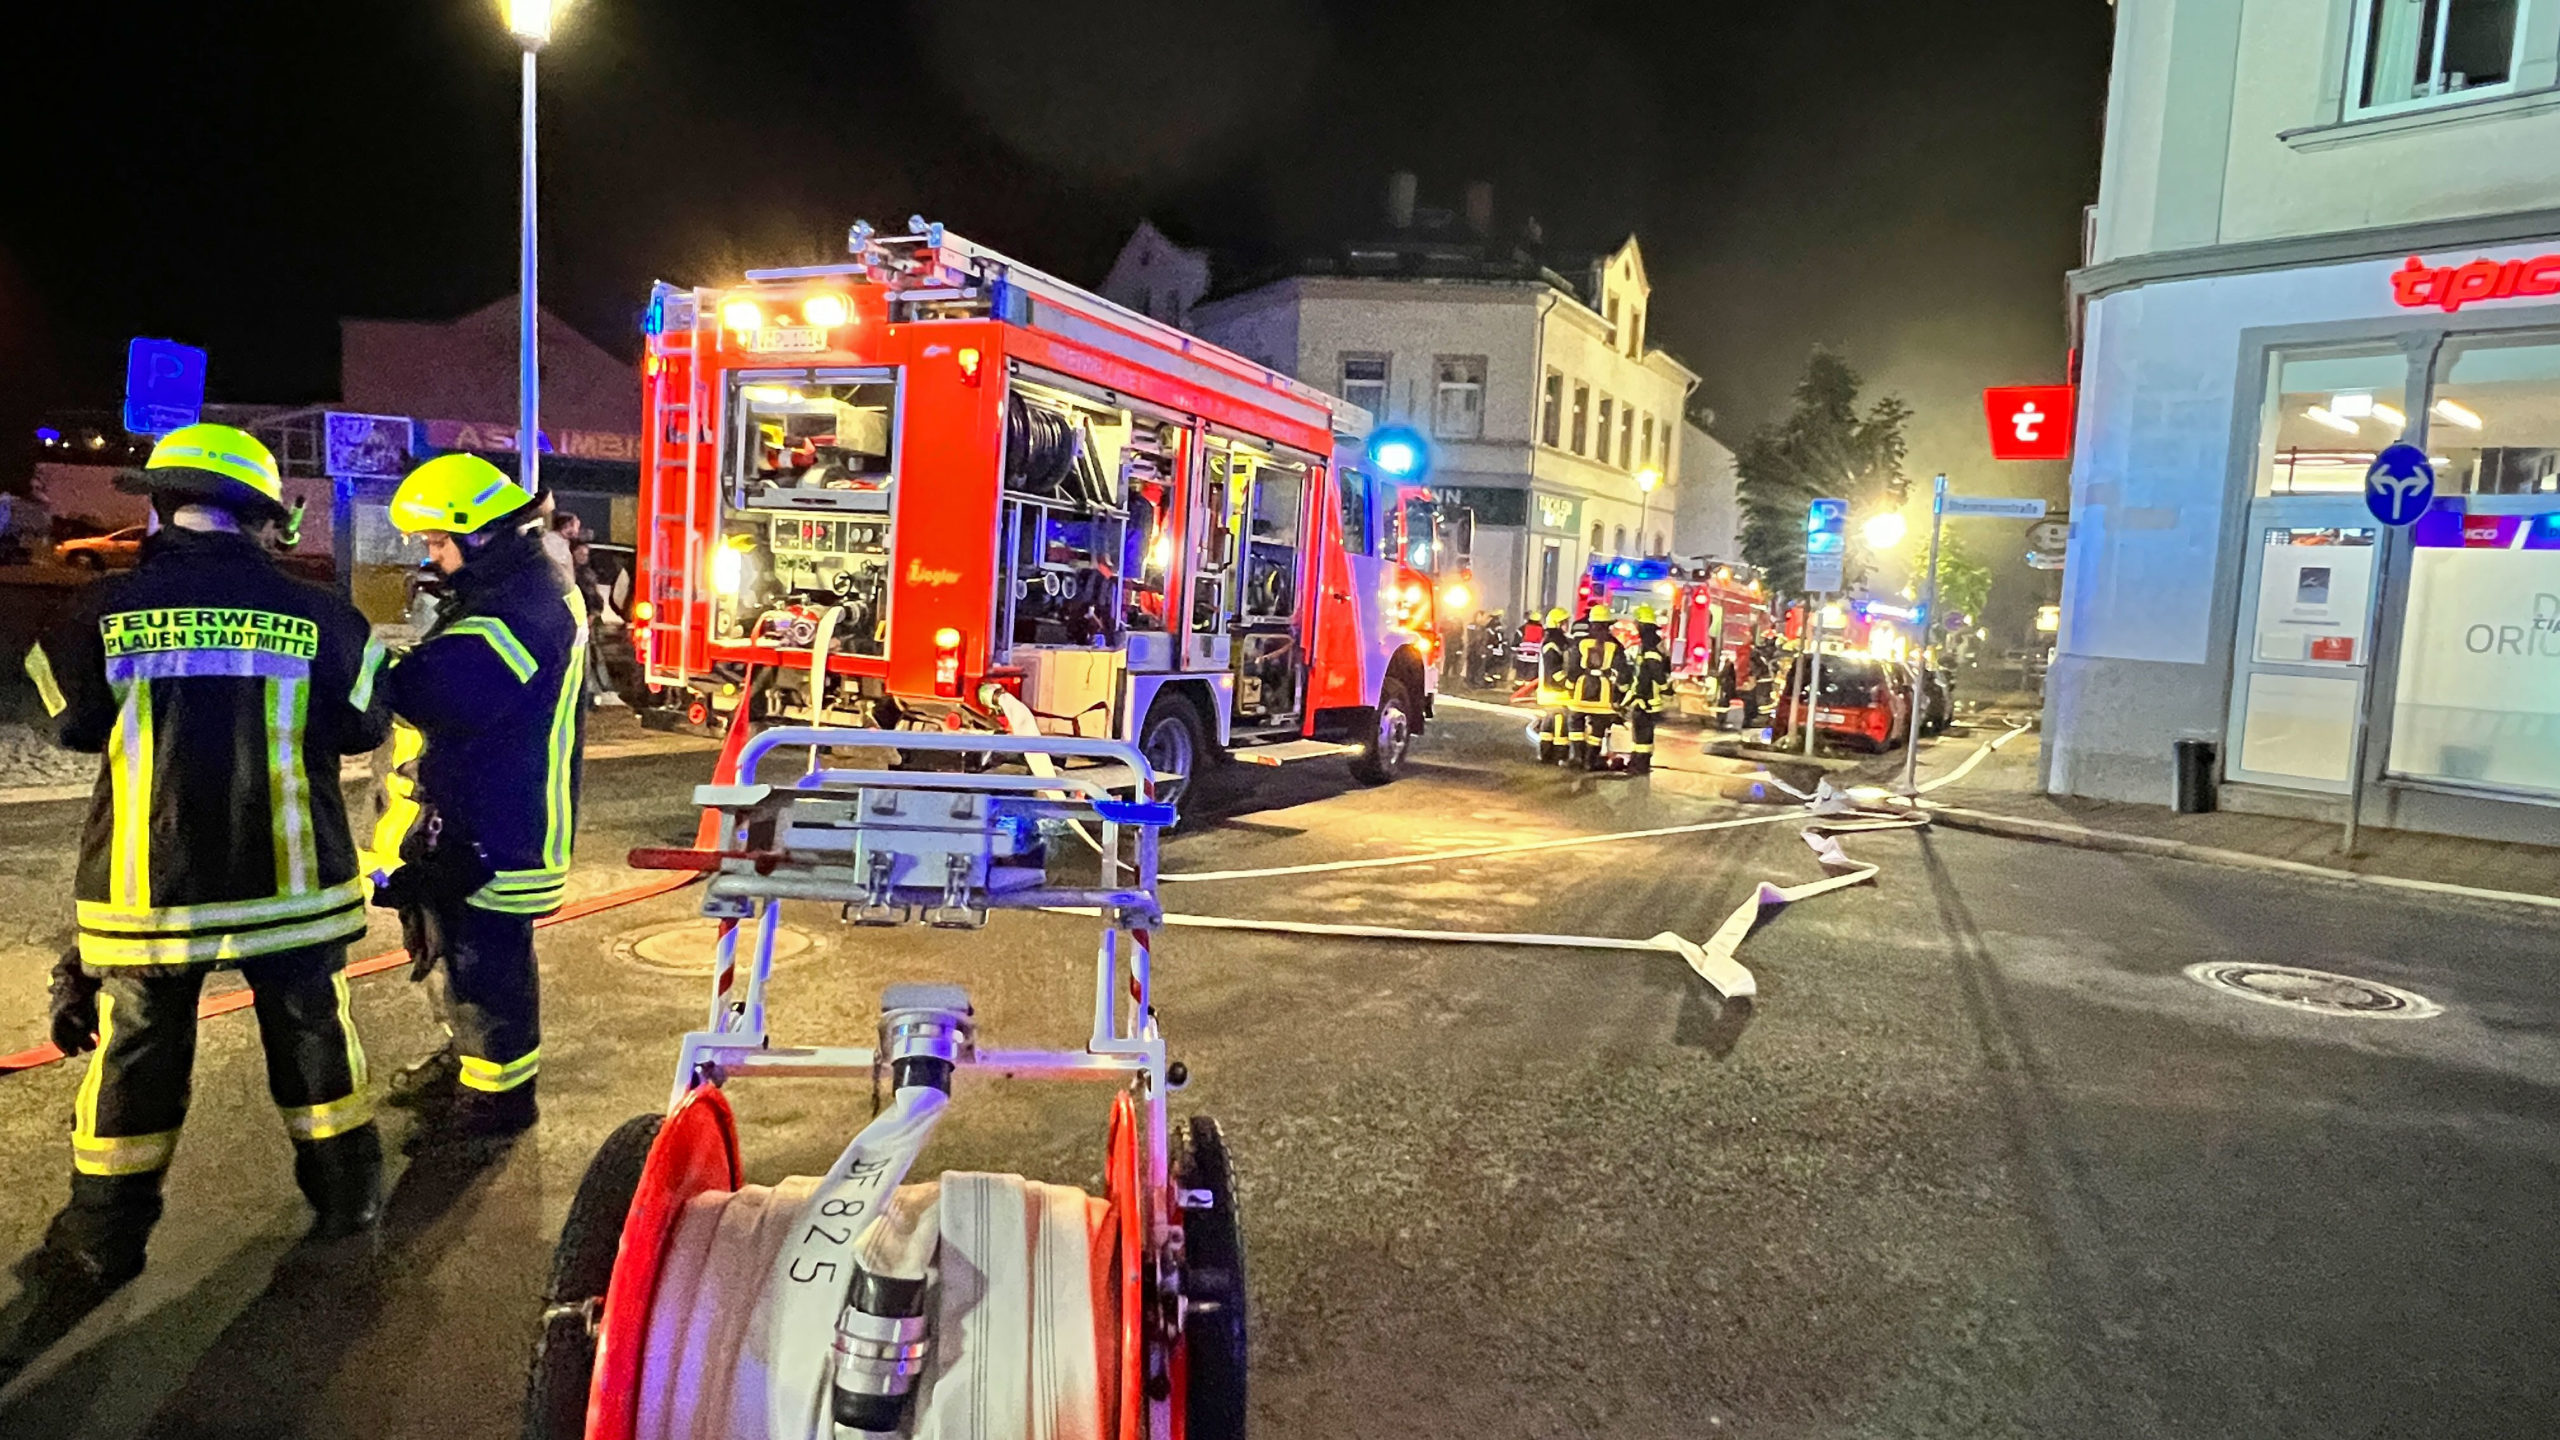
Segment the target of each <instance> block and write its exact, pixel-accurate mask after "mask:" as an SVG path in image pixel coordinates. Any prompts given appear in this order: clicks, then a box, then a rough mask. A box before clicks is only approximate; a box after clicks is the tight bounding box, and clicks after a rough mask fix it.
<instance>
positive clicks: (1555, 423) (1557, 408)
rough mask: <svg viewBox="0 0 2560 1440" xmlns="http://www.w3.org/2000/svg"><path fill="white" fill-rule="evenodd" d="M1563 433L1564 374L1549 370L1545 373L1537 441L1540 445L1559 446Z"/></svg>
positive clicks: (1559, 371)
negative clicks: (1545, 383)
mask: <svg viewBox="0 0 2560 1440" xmlns="http://www.w3.org/2000/svg"><path fill="white" fill-rule="evenodd" d="M1563 433H1564V372H1563V371H1561V370H1550V371H1548V372H1547V389H1546V397H1545V400H1544V402H1543V407H1542V409H1541V410H1540V412H1539V415H1538V439H1539V441H1540V443H1542V444H1547V445H1555V444H1560V443H1562V436H1563Z"/></svg>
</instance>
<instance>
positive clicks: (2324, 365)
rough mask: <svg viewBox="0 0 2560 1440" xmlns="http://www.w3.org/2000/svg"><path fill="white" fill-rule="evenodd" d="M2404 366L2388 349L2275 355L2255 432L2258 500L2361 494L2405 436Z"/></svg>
mask: <svg viewBox="0 0 2560 1440" xmlns="http://www.w3.org/2000/svg"><path fill="white" fill-rule="evenodd" d="M2408 388H2409V361H2408V358H2407V357H2406V356H2405V355H2403V354H2402V353H2401V351H2400V349H2399V348H2398V347H2397V346H2394V345H2362V346H2354V347H2344V348H2334V349H2324V350H2287V351H2280V352H2278V353H2277V354H2276V355H2275V357H2274V361H2273V363H2272V364H2270V365H2269V366H2268V375H2267V397H2266V409H2265V414H2264V417H2263V420H2262V423H2261V424H2260V426H2259V432H2258V433H2259V434H2260V435H2261V436H2262V437H2263V438H2262V439H2261V440H2260V442H2259V452H2260V464H2259V467H2258V487H2257V493H2258V494H2260V495H2338V494H2353V493H2360V492H2362V491H2363V489H2364V472H2365V469H2366V467H2368V466H2370V465H2372V464H2373V457H2374V456H2375V455H2377V454H2379V453H2380V452H2381V450H2382V447H2384V446H2385V445H2388V444H2390V443H2391V442H2393V441H2395V440H2397V439H2399V438H2400V436H2401V434H2402V432H2404V431H2405V430H2407V429H2408V426H2409V413H2408V398H2407V392H2408Z"/></svg>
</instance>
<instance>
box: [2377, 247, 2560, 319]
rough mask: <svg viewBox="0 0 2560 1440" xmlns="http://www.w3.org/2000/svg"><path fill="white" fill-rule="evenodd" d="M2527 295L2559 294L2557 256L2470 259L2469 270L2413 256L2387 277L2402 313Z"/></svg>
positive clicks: (2447, 309) (2451, 308)
mask: <svg viewBox="0 0 2560 1440" xmlns="http://www.w3.org/2000/svg"><path fill="white" fill-rule="evenodd" d="M2528 295H2560V255H2540V256H2536V257H2534V258H2533V259H2531V260H2474V261H2472V262H2471V263H2469V264H2467V265H2430V264H2428V263H2427V262H2426V261H2425V260H2423V259H2421V258H2420V257H2418V256H2415V255H2412V256H2410V257H2409V259H2408V262H2407V263H2406V264H2404V265H2402V266H2401V267H2400V268H2399V269H2398V270H2395V271H2393V272H2392V274H2391V298H2392V299H2393V300H2395V301H2397V302H2399V304H2400V308H2402V309H2404V310H2423V309H2425V308H2426V307H2427V306H2430V305H2433V306H2435V307H2436V308H2437V309H2439V310H2442V311H2444V312H2445V313H2447V314H2451V313H2453V312H2454V311H2456V310H2459V309H2461V308H2462V307H2463V306H2465V305H2469V304H2471V303H2473V302H2474V301H2479V300H2518V299H2522V298H2524V297H2525V296H2528Z"/></svg>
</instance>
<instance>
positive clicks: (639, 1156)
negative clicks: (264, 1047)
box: [524, 1115, 665, 1440]
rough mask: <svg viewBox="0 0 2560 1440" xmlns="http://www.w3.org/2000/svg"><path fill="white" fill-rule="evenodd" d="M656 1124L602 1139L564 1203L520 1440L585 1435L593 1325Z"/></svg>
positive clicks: (644, 1120) (656, 1119)
mask: <svg viewBox="0 0 2560 1440" xmlns="http://www.w3.org/2000/svg"><path fill="white" fill-rule="evenodd" d="M663 1123H665V1117H663V1116H659V1115H638V1116H634V1117H632V1118H631V1119H629V1120H626V1121H624V1122H623V1123H622V1125H621V1127H620V1128H618V1129H616V1130H615V1131H614V1132H613V1133H612V1134H611V1135H608V1136H606V1137H605V1141H604V1145H603V1147H602V1148H601V1149H599V1150H597V1151H596V1158H595V1159H594V1160H593V1161H591V1162H589V1164H588V1165H587V1173H586V1176H585V1178H583V1179H581V1180H580V1181H579V1182H578V1193H577V1195H576V1197H575V1198H574V1199H572V1200H570V1202H569V1217H568V1219H567V1220H566V1221H564V1222H563V1223H562V1224H561V1226H560V1244H559V1246H558V1247H557V1248H556V1249H554V1250H553V1251H552V1252H551V1283H550V1284H549V1285H548V1286H547V1287H545V1288H544V1290H543V1292H542V1333H541V1335H540V1336H539V1337H537V1338H536V1339H535V1340H534V1342H533V1373H532V1377H531V1379H530V1380H529V1381H528V1382H527V1384H526V1386H525V1397H524V1434H525V1440H573V1437H576V1436H580V1435H583V1434H585V1433H586V1428H587V1389H588V1386H589V1384H590V1383H591V1382H592V1381H593V1379H594V1377H595V1365H596V1331H595V1326H596V1323H597V1318H598V1316H599V1314H600V1313H601V1310H602V1307H603V1303H604V1292H605V1286H606V1283H607V1282H608V1281H610V1280H611V1279H612V1278H613V1257H614V1254H615V1252H616V1251H617V1250H618V1249H619V1248H620V1247H621V1244H622V1224H623V1220H624V1219H625V1218H626V1217H627V1216H629V1214H630V1213H631V1197H632V1196H633V1195H634V1194H635V1193H637V1192H638V1190H639V1188H640V1171H641V1169H642V1167H643V1166H645V1165H646V1164H647V1163H648V1160H649V1149H650V1147H651V1146H652V1145H654V1144H656V1143H657V1139H658V1127H659V1126H660V1125H662V1124H663Z"/></svg>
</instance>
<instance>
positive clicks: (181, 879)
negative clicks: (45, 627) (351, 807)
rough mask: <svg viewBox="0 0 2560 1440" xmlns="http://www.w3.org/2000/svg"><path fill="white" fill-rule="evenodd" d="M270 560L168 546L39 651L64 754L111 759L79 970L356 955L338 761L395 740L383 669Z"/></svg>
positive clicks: (178, 532) (83, 866) (330, 598)
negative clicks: (334, 946) (382, 689)
mask: <svg viewBox="0 0 2560 1440" xmlns="http://www.w3.org/2000/svg"><path fill="white" fill-rule="evenodd" d="M370 637H371V627H370V626H368V625H367V624H366V623H365V619H364V617H363V616H362V615H360V614H358V613H357V612H356V609H355V607H354V606H352V605H350V604H348V603H347V602H346V601H345V600H343V599H341V598H339V597H338V596H337V595H336V594H334V593H332V592H330V591H328V590H325V589H322V588H321V587H319V586H317V585H312V584H308V583H306V582H303V581H300V580H296V579H294V578H293V577H291V576H289V575H286V574H285V573H284V572H283V571H281V570H279V569H277V568H276V565H275V561H274V559H273V558H272V557H270V556H269V555H268V553H267V552H266V550H265V549H264V547H262V546H261V545H260V544H259V542H257V541H256V540H253V539H251V538H249V537H248V536H245V535H239V534H234V533H230V532H225V531H196V530H183V529H176V528H169V529H164V530H162V531H160V532H159V533H158V534H155V535H153V536H152V537H151V538H150V539H148V540H146V541H144V542H143V547H142V563H141V565H140V567H139V568H137V569H135V570H133V571H132V572H130V573H128V574H125V575H119V576H115V577H113V578H110V579H105V580H100V581H96V582H94V583H93V584H91V585H90V586H88V587H87V588H86V589H85V590H84V591H82V592H81V594H80V597H79V598H78V600H76V601H75V602H74V604H73V606H72V609H71V613H70V614H69V615H68V616H67V617H65V619H64V620H63V621H62V623H61V624H60V625H59V626H58V627H56V629H55V630H54V632H53V633H52V634H51V635H49V636H47V637H46V638H45V639H44V640H43V641H42V642H40V643H39V644H37V645H36V646H34V647H32V648H31V649H30V650H29V651H28V652H27V660H26V665H27V672H28V675H29V677H30V678H32V679H34V680H35V682H36V691H37V694H38V696H39V698H41V699H42V700H43V701H44V704H45V708H46V710H47V711H48V712H50V713H51V715H52V717H53V725H54V730H55V738H56V739H58V740H59V741H60V742H61V743H62V744H63V745H64V746H66V747H68V748H70V749H73V750H82V751H87V752H90V753H93V754H102V755H103V756H104V757H105V759H104V763H103V764H102V765H101V766H100V767H99V775H98V785H97V790H96V793H95V795H94V797H93V798H92V800H91V801H90V806H89V818H88V823H87V824H86V825H85V826H84V827H83V828H82V831H81V835H80V864H79V870H78V873H77V876H76V878H75V879H74V882H73V886H72V895H73V900H74V907H73V908H74V910H75V912H76V919H77V922H78V927H79V932H80V958H81V959H82V960H83V961H84V962H86V963H87V964H89V965H91V966H93V967H106V966H118V965H123V966H152V967H157V968H163V969H186V968H189V967H192V966H198V965H223V964H229V963H232V962H234V961H239V960H245V959H248V958H251V957H253V956H258V955H270V954H274V953H277V952H279V951H284V950H294V949H300V948H302V947H305V946H310V945H323V944H329V943H332V942H336V941H344V940H349V939H353V938H354V937H356V936H358V935H361V934H362V933H364V927H365V914H364V902H365V896H364V890H363V886H362V885H361V884H360V882H359V881H358V879H357V876H356V850H355V843H354V839H353V837H352V836H351V835H350V834H349V833H348V829H347V812H346V802H345V798H344V796H343V794H342V793H341V791H340V789H339V783H338V762H339V760H340V758H341V757H342V756H347V755H358V754H362V753H364V752H366V751H368V750H371V749H373V748H374V747H375V746H376V745H378V744H380V743H381V741H382V737H383V733H384V731H385V729H386V728H387V727H388V724H389V718H388V716H387V715H386V714H385V713H384V710H383V707H382V705H381V704H380V703H379V697H378V696H377V695H376V694H375V690H376V688H377V687H376V685H375V678H376V671H377V668H378V667H379V665H380V664H381V662H382V655H383V652H382V650H381V649H380V648H379V647H378V646H375V645H374V644H372V643H371V639H370Z"/></svg>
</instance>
